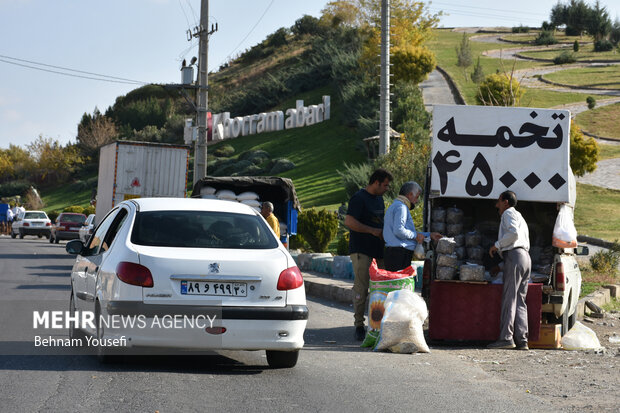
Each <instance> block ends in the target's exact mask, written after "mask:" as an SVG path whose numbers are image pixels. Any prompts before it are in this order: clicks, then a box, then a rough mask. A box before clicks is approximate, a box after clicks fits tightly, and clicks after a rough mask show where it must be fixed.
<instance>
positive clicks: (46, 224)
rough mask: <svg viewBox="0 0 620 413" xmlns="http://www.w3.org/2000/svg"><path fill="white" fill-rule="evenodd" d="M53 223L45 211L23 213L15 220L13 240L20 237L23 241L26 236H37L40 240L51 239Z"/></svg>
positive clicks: (12, 229) (12, 231) (12, 232)
mask: <svg viewBox="0 0 620 413" xmlns="http://www.w3.org/2000/svg"><path fill="white" fill-rule="evenodd" d="M51 230H52V222H51V221H50V219H49V218H48V217H47V214H46V213H45V212H43V211H22V212H20V213H19V214H17V216H16V217H15V219H14V220H13V226H12V227H11V238H16V237H17V236H18V235H19V238H20V239H23V238H24V236H25V235H36V236H37V237H39V238H42V237H46V238H49V237H50V232H51Z"/></svg>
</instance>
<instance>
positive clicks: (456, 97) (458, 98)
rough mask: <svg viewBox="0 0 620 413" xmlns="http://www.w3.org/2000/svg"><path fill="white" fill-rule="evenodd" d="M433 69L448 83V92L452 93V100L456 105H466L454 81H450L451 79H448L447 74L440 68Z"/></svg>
mask: <svg viewBox="0 0 620 413" xmlns="http://www.w3.org/2000/svg"><path fill="white" fill-rule="evenodd" d="M435 69H437V71H438V72H439V73H441V74H442V76H443V77H444V78H445V79H446V82H448V86H450V92H452V96H454V100H456V103H458V104H459V105H466V103H465V98H464V97H463V95H462V94H461V91H460V90H459V88H458V87H457V86H456V83H454V80H453V79H452V77H450V75H449V74H448V72H446V71H445V70H444V69H443V68H442V67H441V66H435Z"/></svg>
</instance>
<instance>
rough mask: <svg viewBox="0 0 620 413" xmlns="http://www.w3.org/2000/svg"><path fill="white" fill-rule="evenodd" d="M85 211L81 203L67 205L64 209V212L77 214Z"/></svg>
mask: <svg viewBox="0 0 620 413" xmlns="http://www.w3.org/2000/svg"><path fill="white" fill-rule="evenodd" d="M83 211H84V207H81V206H79V205H71V206H68V207H65V209H63V210H62V212H75V213H77V214H82V213H83Z"/></svg>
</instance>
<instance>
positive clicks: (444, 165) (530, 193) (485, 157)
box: [431, 105, 572, 202]
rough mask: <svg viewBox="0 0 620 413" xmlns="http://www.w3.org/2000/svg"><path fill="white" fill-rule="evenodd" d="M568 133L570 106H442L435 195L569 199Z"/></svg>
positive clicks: (436, 115) (437, 113) (436, 114)
mask: <svg viewBox="0 0 620 413" xmlns="http://www.w3.org/2000/svg"><path fill="white" fill-rule="evenodd" d="M569 133H570V112H569V111H567V110H552V109H532V108H506V107H494V106H448V105H437V106H435V107H434V108H433V151H432V154H431V161H432V163H433V167H432V171H433V172H432V176H431V196H433V197H437V196H441V197H455V198H471V197H475V198H489V199H496V198H497V197H499V194H500V193H502V192H503V191H505V190H507V189H510V190H511V191H514V192H515V193H516V194H517V198H518V199H519V200H524V201H542V202H570V199H569V198H570V196H569V195H570V194H569V193H570V191H571V189H570V186H571V185H570V184H569V182H570V181H572V172H571V171H570V167H569V157H568V156H569V149H570V137H569ZM569 175H570V176H569Z"/></svg>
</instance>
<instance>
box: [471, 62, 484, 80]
mask: <svg viewBox="0 0 620 413" xmlns="http://www.w3.org/2000/svg"><path fill="white" fill-rule="evenodd" d="M471 80H472V81H473V82H474V83H476V84H480V83H482V82H483V81H484V70H483V69H482V66H481V65H480V56H478V61H477V62H476V66H475V67H474V71H473V72H472V74H471Z"/></svg>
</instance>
